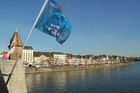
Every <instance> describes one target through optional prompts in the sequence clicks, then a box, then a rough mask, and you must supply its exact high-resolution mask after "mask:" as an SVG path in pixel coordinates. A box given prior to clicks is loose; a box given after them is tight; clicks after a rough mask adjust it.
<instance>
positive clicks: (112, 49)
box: [0, 0, 140, 57]
mask: <svg viewBox="0 0 140 93" xmlns="http://www.w3.org/2000/svg"><path fill="white" fill-rule="evenodd" d="M44 1H45V0H1V1H0V32H1V33H0V50H7V49H8V45H9V43H10V39H11V38H12V36H13V34H14V32H15V30H16V28H17V29H18V33H19V35H20V38H21V40H22V42H23V43H24V41H25V39H26V37H27V35H28V33H29V31H30V29H31V27H32V25H33V23H34V21H35V19H36V17H37V15H38V13H39V11H40V9H41V7H42V5H43V3H44ZM55 1H56V2H57V3H58V4H59V5H60V6H61V8H62V9H63V10H64V11H65V13H66V15H67V16H68V19H69V21H70V23H71V25H72V30H71V35H70V37H69V38H68V40H67V41H66V42H65V43H64V44H63V45H60V44H59V43H57V42H56V39H55V38H54V37H52V36H49V35H47V34H44V33H42V32H41V31H38V30H37V29H34V30H33V32H32V34H31V36H30V38H29V40H28V43H27V45H28V46H32V47H33V49H34V50H35V51H46V52H53V51H57V52H65V53H72V54H81V55H86V54H92V55H102V54H106V55H118V56H127V57H136V56H140V36H139V35H140V5H139V4H140V0H55Z"/></svg>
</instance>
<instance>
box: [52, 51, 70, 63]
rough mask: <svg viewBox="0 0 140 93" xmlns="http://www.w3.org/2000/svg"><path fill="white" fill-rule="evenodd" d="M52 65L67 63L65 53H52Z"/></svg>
mask: <svg viewBox="0 0 140 93" xmlns="http://www.w3.org/2000/svg"><path fill="white" fill-rule="evenodd" d="M53 58H54V65H67V64H68V63H67V55H66V54H63V53H53Z"/></svg>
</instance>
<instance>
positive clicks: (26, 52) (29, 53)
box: [22, 46, 33, 65]
mask: <svg viewBox="0 0 140 93" xmlns="http://www.w3.org/2000/svg"><path fill="white" fill-rule="evenodd" d="M22 61H23V62H24V63H27V64H29V65H33V48H32V46H25V47H24V49H23V52H22Z"/></svg>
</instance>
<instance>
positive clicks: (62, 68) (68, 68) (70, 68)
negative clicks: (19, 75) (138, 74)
mask: <svg viewBox="0 0 140 93" xmlns="http://www.w3.org/2000/svg"><path fill="white" fill-rule="evenodd" d="M131 64H134V62H129V63H119V64H105V65H88V66H55V67H51V68H27V69H26V71H25V73H26V74H29V73H41V72H58V71H75V70H88V69H93V70H94V69H105V68H111V67H119V66H126V65H131Z"/></svg>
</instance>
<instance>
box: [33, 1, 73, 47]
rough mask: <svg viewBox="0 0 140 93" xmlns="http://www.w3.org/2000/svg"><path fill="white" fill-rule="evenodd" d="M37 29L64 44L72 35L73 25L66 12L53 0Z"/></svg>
mask: <svg viewBox="0 0 140 93" xmlns="http://www.w3.org/2000/svg"><path fill="white" fill-rule="evenodd" d="M35 28H36V29H38V30H40V31H42V32H44V33H46V34H49V35H51V36H53V37H55V38H56V40H57V42H58V43H60V44H63V43H64V42H65V41H66V40H67V39H68V37H69V36H70V33H71V25H70V22H69V20H68V18H67V16H66V15H65V12H64V11H63V10H62V9H61V7H60V6H59V5H58V4H57V3H56V2H55V1H53V0H49V1H48V2H47V4H46V6H45V8H44V10H43V12H42V14H41V15H40V17H39V19H38V22H37V24H36V26H35Z"/></svg>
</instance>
